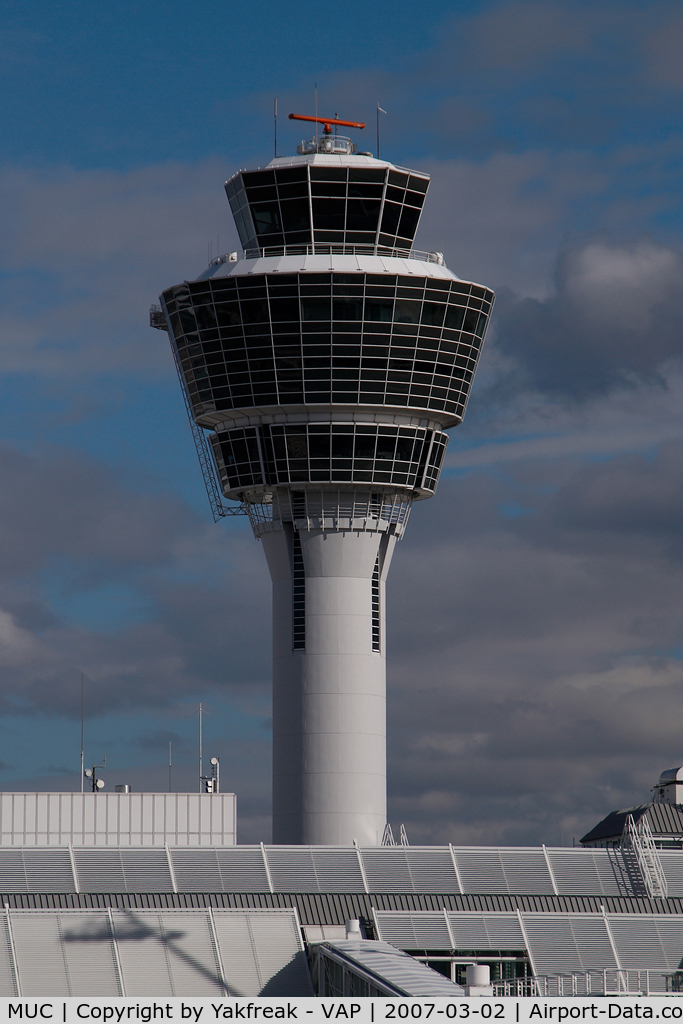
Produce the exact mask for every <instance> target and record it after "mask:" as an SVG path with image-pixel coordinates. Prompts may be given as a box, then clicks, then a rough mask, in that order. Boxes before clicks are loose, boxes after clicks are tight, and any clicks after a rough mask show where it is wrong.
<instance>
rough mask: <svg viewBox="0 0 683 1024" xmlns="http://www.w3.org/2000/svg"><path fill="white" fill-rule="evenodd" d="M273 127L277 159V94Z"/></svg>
mask: <svg viewBox="0 0 683 1024" xmlns="http://www.w3.org/2000/svg"><path fill="white" fill-rule="evenodd" d="M273 128H274V131H275V154H274V155H275V158H276V159H277V96H276V97H275V99H274V100H273Z"/></svg>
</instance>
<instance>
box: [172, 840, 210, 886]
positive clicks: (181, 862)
mask: <svg viewBox="0 0 683 1024" xmlns="http://www.w3.org/2000/svg"><path fill="white" fill-rule="evenodd" d="M170 854H171V863H172V864H173V874H174V875H175V880H176V886H177V888H178V892H223V879H222V878H221V872H220V868H219V867H218V857H217V856H216V851H215V850H188V849H183V848H182V847H181V848H177V847H176V848H175V849H173V850H171V851H170Z"/></svg>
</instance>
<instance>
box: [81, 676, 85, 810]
mask: <svg viewBox="0 0 683 1024" xmlns="http://www.w3.org/2000/svg"><path fill="white" fill-rule="evenodd" d="M84 710H85V683H84V682H83V673H82V672H81V793H84V792H85V790H84V788H83V785H84V781H85V775H84V772H85V745H84V742H83V738H84V714H83V712H84Z"/></svg>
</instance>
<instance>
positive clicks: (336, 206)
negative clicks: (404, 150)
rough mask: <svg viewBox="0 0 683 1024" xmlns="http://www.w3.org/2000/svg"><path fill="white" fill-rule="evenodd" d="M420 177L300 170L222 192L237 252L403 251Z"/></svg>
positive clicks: (413, 227)
mask: <svg viewBox="0 0 683 1024" xmlns="http://www.w3.org/2000/svg"><path fill="white" fill-rule="evenodd" d="M428 187H429V178H428V177H427V176H426V175H421V174H410V173H409V172H408V171H401V170H394V169H390V168H388V167H340V166H339V165H336V166H334V167H332V166H330V167H327V166H324V165H317V164H316V165H311V164H304V165H299V166H298V167H281V168H276V169H274V170H270V169H267V170H262V171H242V172H241V173H239V174H236V175H235V176H234V177H232V178H231V179H230V181H228V182H227V183H226V186H225V190H226V192H227V195H228V200H229V201H230V206H231V209H232V212H233V216H234V218H235V223H236V225H237V230H238V232H239V236H240V240H241V242H242V246H243V247H244V249H247V250H248V249H251V248H257V247H258V248H266V247H269V246H283V245H308V244H311V243H312V242H320V243H331V244H340V245H342V244H343V245H358V244H360V245H383V246H390V247H392V248H405V249H410V248H411V246H412V244H413V239H414V238H415V232H416V231H417V225H418V222H419V220H420V214H421V212H422V206H423V203H424V200H425V195H426V193H427V188H428Z"/></svg>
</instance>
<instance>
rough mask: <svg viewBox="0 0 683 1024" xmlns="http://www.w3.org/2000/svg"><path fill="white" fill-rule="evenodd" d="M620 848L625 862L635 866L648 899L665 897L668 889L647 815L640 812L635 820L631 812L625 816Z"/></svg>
mask: <svg viewBox="0 0 683 1024" xmlns="http://www.w3.org/2000/svg"><path fill="white" fill-rule="evenodd" d="M620 850H621V853H622V856H623V858H624V861H625V862H626V864H627V865H629V864H630V865H632V866H633V867H637V870H638V873H639V874H640V876H641V878H642V881H643V885H644V886H645V890H646V892H647V895H648V896H649V897H650V899H666V898H667V896H668V894H669V889H668V885H667V881H666V876H665V875H664V870H663V868H662V862H661V861H660V859H659V854H658V853H657V847H656V846H655V841H654V839H653V838H652V832H651V831H650V826H649V824H648V821H647V815H645V814H642V815H641V816H640V818H639V819H638V821H637V822H635V821H634V820H633V815H632V814H628V815H627V816H626V821H625V822H624V831H623V832H622V835H621V843H620Z"/></svg>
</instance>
